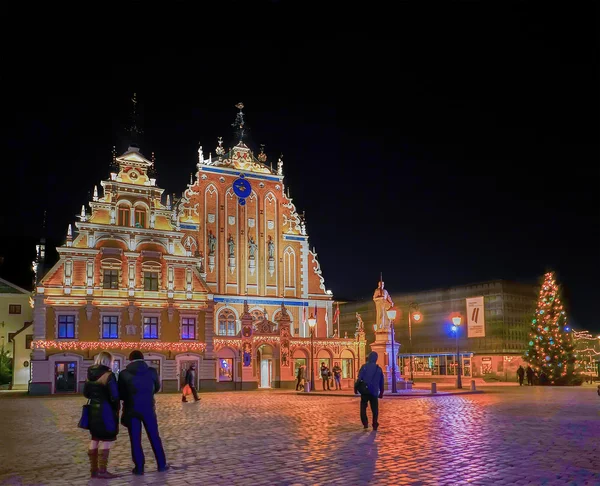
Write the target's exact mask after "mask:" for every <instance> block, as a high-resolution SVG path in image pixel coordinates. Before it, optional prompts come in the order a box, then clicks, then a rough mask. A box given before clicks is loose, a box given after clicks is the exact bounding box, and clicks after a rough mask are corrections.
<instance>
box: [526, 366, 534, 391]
mask: <svg viewBox="0 0 600 486" xmlns="http://www.w3.org/2000/svg"><path fill="white" fill-rule="evenodd" d="M526 373H527V385H528V386H533V369H532V368H531V366H527V371H526Z"/></svg>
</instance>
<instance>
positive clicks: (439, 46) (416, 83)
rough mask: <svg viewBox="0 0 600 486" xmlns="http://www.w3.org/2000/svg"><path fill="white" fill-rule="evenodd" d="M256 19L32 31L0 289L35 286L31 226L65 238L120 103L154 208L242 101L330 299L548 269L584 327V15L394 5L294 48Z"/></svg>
mask: <svg viewBox="0 0 600 486" xmlns="http://www.w3.org/2000/svg"><path fill="white" fill-rule="evenodd" d="M571 3H572V2H571ZM260 5H261V7H260V8H261V9H262V10H261V12H262V13H263V14H264V15H266V16H267V18H266V19H263V21H264V23H265V24H266V23H267V21H273V22H272V23H271V24H270V25H271V26H272V27H273V28H272V29H271V28H269V29H263V30H261V29H258V28H252V29H250V31H249V32H247V35H236V34H235V33H234V32H233V29H229V31H230V32H229V33H228V34H227V35H218V36H217V35H209V33H207V32H201V31H200V30H190V29H188V28H186V27H185V26H181V29H180V30H179V31H177V32H176V31H174V32H173V34H170V33H169V35H167V32H165V31H163V30H162V29H160V28H158V27H157V26H158V25H159V23H157V21H155V22H154V23H151V24H144V29H147V31H148V32H149V33H152V35H147V36H146V35H139V36H137V38H136V40H135V41H133V40H127V39H125V38H123V37H122V36H120V35H119V34H118V33H117V32H118V30H117V27H113V29H112V30H110V29H103V28H102V27H101V26H100V27H98V26H97V27H95V28H94V29H91V28H90V29H88V28H87V27H86V29H82V28H81V27H79V29H80V30H75V31H69V32H68V33H65V32H62V31H61V32H60V33H57V34H56V35H48V34H49V33H50V32H51V27H50V26H48V25H45V24H44V27H43V28H40V30H38V31H35V33H33V34H31V35H33V36H38V37H39V38H37V37H36V38H35V39H33V41H32V42H31V43H29V44H25V43H22V44H20V43H18V44H16V45H15V46H13V48H12V49H10V52H6V53H5V54H6V56H3V57H4V61H3V63H4V65H3V67H4V69H3V71H4V73H5V74H4V75H3V84H4V83H6V84H7V85H8V89H7V88H6V87H5V90H4V100H3V101H4V103H3V104H4V109H3V112H4V121H5V123H4V126H5V128H4V137H5V143H4V144H3V145H4V149H3V150H2V155H3V159H4V160H3V163H2V170H3V178H2V190H3V193H4V194H3V195H4V197H3V202H4V204H3V205H2V209H1V210H0V211H1V212H0V218H1V219H2V221H1V224H2V228H3V237H2V238H1V239H0V255H2V256H3V257H4V261H3V264H2V265H1V266H0V276H2V277H4V278H8V279H9V280H11V281H13V282H15V283H17V284H19V285H22V286H25V287H28V288H29V287H30V285H31V278H32V274H31V271H30V268H31V266H30V265H31V261H32V260H33V258H34V253H35V251H34V245H35V243H36V239H37V238H39V237H40V236H41V233H42V218H43V216H42V215H43V211H44V210H46V211H47V222H46V225H47V229H46V237H47V239H48V246H49V247H53V246H56V245H59V244H61V243H62V242H63V241H64V238H65V234H66V229H67V225H68V224H69V223H73V222H74V221H76V218H75V216H76V214H78V213H79V211H80V209H81V205H82V204H84V203H87V201H88V200H90V199H91V193H92V190H93V187H94V185H95V184H97V185H99V181H100V180H101V179H106V178H107V177H108V172H109V163H110V161H111V149H112V146H113V145H116V147H117V151H118V153H122V152H123V151H125V149H126V148H127V144H128V140H127V133H126V132H125V131H124V128H125V127H126V126H127V124H128V123H129V120H128V114H129V112H130V109H131V102H130V98H131V96H132V94H133V92H137V94H138V100H139V107H140V109H141V114H142V123H143V130H144V135H143V141H142V143H141V147H142V152H143V153H144V154H145V155H146V156H148V157H150V155H151V152H153V151H154V152H155V154H156V161H157V172H158V176H157V177H158V185H159V186H161V187H163V188H165V189H166V190H167V192H168V193H173V192H177V193H180V192H181V191H183V190H184V189H185V185H186V183H187V182H188V181H189V178H190V173H191V172H192V171H194V169H195V164H196V161H197V148H198V143H199V142H201V143H202V145H203V147H204V153H205V154H207V153H208V152H209V151H212V152H213V154H214V149H215V147H216V140H217V137H218V136H223V139H224V141H225V145H226V146H227V147H231V145H232V142H233V141H234V138H233V131H232V128H231V123H232V122H233V121H234V118H235V114H236V111H237V110H236V109H235V108H234V105H235V104H236V103H237V102H239V101H242V102H243V103H244V104H245V106H246V108H245V109H244V112H245V114H246V121H247V123H248V126H249V128H250V132H249V136H248V139H247V143H248V145H250V147H251V148H253V149H254V150H255V152H258V148H259V144H261V143H264V144H265V146H266V152H267V154H268V156H269V160H270V161H272V162H273V163H274V164H276V161H277V157H278V156H279V154H280V153H283V155H284V175H285V176H286V185H287V186H289V187H290V193H291V196H292V198H293V200H294V203H295V204H296V207H297V209H298V211H299V212H300V213H301V212H302V211H306V218H307V231H308V234H309V236H310V240H309V242H310V245H311V246H314V247H316V250H317V253H318V257H319V260H320V262H321V267H322V270H323V275H324V277H325V283H326V286H327V288H329V289H331V290H332V291H333V292H334V296H335V297H336V298H340V299H352V298H370V297H371V296H372V291H373V289H374V288H375V287H376V285H377V281H378V278H379V272H380V271H382V272H383V275H384V280H385V282H386V287H387V288H388V289H389V290H390V292H392V294H394V293H398V292H410V291H416V290H425V289H433V288H438V287H444V286H451V285H457V284H465V283H472V282H477V281H485V280H491V279H497V278H503V279H516V280H520V281H524V282H536V281H537V280H538V278H539V277H540V276H541V275H542V274H543V273H544V272H545V271H547V270H548V269H553V270H556V271H557V272H558V276H559V281H560V282H561V283H562V284H564V292H565V296H566V301H567V303H568V311H569V313H570V315H571V323H572V325H573V326H574V327H575V328H576V329H581V328H587V329H590V330H592V331H600V320H599V319H598V318H597V313H596V312H595V306H596V305H597V301H598V297H597V295H598V290H599V286H598V283H597V278H598V277H597V276H598V275H599V274H600V212H599V208H600V190H599V183H600V172H599V160H600V159H599V156H600V153H599V152H600V149H599V140H598V134H599V133H600V130H599V129H600V127H599V123H598V113H599V112H598V108H599V106H600V102H599V94H598V86H599V85H600V84H599V81H600V79H599V59H600V52H599V48H598V31H597V25H595V23H594V22H595V19H596V18H597V14H598V12H594V11H593V8H594V7H593V2H590V4H588V6H591V9H590V10H589V11H587V10H586V9H585V8H583V7H581V6H579V7H578V6H575V5H570V4H562V5H561V6H560V9H559V8H558V7H556V9H553V8H552V7H548V6H544V9H545V10H542V9H541V8H540V7H539V6H537V7H533V6H527V5H526V4H525V3H524V2H520V3H519V4H517V5H513V6H511V5H509V4H506V5H503V4H496V5H495V6H492V5H488V4H487V2H482V3H481V4H479V3H475V2H462V3H456V4H448V5H446V6H445V7H443V8H441V7H438V9H437V10H435V11H432V10H429V11H425V9H423V11H418V9H417V8H413V9H412V10H410V11H409V10H408V8H407V11H406V12H403V14H402V15H400V14H399V15H398V19H397V24H396V25H395V27H394V29H393V31H392V30H390V31H386V32H387V34H386V35H387V36H388V37H389V38H388V39H387V40H375V39H374V38H372V37H370V36H369V35H368V34H367V33H366V32H363V31H362V30H361V29H357V30H348V31H346V32H345V33H344V34H342V33H338V34H337V35H333V32H332V35H331V38H330V39H319V38H317V37H311V36H308V35H300V34H299V33H298V31H297V29H294V28H291V29H289V30H288V29H287V24H286V23H285V22H283V21H280V22H275V20H276V19H277V18H278V17H281V19H288V20H289V19H290V17H291V16H292V15H293V14H294V12H291V8H290V7H289V6H288V5H287V4H286V3H285V2H271V3H260ZM121 15H124V14H122V13H119V16H121ZM182 15H183V17H185V12H183V13H182ZM198 21H199V24H198V25H200V24H202V25H204V22H206V25H207V26H208V25H210V23H211V21H210V19H207V18H205V19H204V20H202V21H200V19H198ZM113 22H116V20H114V19H113ZM140 24H142V22H141V21H140ZM274 26H277V27H274ZM121 27H122V26H121ZM304 27H305V28H308V30H309V31H310V30H311V29H310V25H305V26H304ZM140 28H141V27H140ZM34 30H35V29H32V31H34ZM59 30H60V29H59ZM226 30H227V29H226ZM314 30H315V32H314V33H313V32H310V34H311V35H313V34H314V35H317V34H318V31H319V29H316V28H315V29H314ZM182 32H183V33H182ZM253 33H255V34H256V35H257V36H258V35H259V34H263V37H264V39H263V40H259V39H254V38H253V36H252V34H253ZM240 39H241V40H240ZM6 73H9V74H8V75H7V74H6ZM56 258H57V255H56V253H55V252H54V251H49V259H50V261H51V262H54V261H55V260H56Z"/></svg>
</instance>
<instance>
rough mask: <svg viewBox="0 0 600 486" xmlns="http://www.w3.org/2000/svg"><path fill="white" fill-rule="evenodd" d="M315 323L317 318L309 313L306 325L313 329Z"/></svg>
mask: <svg viewBox="0 0 600 486" xmlns="http://www.w3.org/2000/svg"><path fill="white" fill-rule="evenodd" d="M316 324H317V318H316V317H314V316H313V315H312V314H311V315H310V317H309V318H308V325H309V326H310V328H311V329H313V328H314V327H315V325H316Z"/></svg>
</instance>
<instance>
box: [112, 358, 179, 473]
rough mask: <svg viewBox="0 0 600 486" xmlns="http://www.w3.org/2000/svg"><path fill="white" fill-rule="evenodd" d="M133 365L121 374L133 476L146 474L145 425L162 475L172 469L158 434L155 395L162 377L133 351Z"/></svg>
mask: <svg viewBox="0 0 600 486" xmlns="http://www.w3.org/2000/svg"><path fill="white" fill-rule="evenodd" d="M129 361H131V362H130V363H129V364H128V365H127V367H126V368H125V369H124V370H123V371H121V373H119V395H120V397H121V400H123V415H122V416H121V423H122V424H123V425H124V426H125V427H127V429H128V430H129V440H130V442H131V456H132V459H133V463H134V464H135V467H134V468H133V471H132V472H133V474H135V475H138V476H141V475H142V474H144V463H145V458H144V451H143V450H142V424H143V425H144V428H145V429H146V435H147V436H148V439H149V440H150V445H151V446H152V451H153V452H154V456H155V458H156V464H157V465H158V471H159V472H163V471H167V470H168V469H170V466H169V465H168V464H167V460H166V457H165V451H164V449H163V445H162V441H161V439H160V435H159V433H158V421H157V418H156V407H155V403H154V394H155V393H156V392H158V391H159V390H160V381H159V380H158V373H157V372H156V370H155V369H154V368H151V367H150V366H148V364H147V363H146V362H145V361H144V355H143V354H142V352H141V351H137V350H136V351H132V352H131V354H130V355H129Z"/></svg>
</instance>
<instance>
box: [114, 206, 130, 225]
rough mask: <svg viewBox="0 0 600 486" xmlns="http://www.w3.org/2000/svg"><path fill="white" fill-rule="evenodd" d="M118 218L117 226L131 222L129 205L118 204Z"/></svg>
mask: <svg viewBox="0 0 600 486" xmlns="http://www.w3.org/2000/svg"><path fill="white" fill-rule="evenodd" d="M118 209H119V213H118V214H119V219H118V222H117V224H118V225H119V226H130V223H131V219H130V218H131V217H130V214H131V213H130V209H129V206H123V205H121V206H119V208H118Z"/></svg>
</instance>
